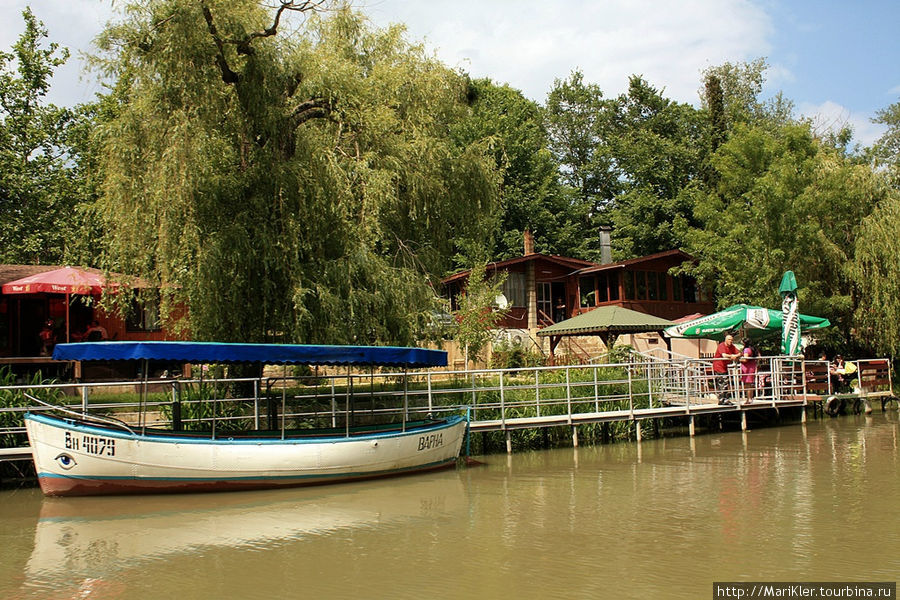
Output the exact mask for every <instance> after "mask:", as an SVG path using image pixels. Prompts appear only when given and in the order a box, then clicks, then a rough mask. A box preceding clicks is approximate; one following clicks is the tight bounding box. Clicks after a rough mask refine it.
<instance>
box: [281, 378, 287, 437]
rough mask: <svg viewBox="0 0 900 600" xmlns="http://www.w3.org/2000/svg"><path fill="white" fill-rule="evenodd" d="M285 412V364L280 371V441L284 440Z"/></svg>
mask: <svg viewBox="0 0 900 600" xmlns="http://www.w3.org/2000/svg"><path fill="white" fill-rule="evenodd" d="M286 410H287V363H284V364H283V365H282V369H281V439H284V430H285V424H284V422H285V419H286V417H287V415H286Z"/></svg>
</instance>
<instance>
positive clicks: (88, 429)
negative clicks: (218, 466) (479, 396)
mask: <svg viewBox="0 0 900 600" xmlns="http://www.w3.org/2000/svg"><path fill="white" fill-rule="evenodd" d="M24 417H25V419H26V420H31V421H34V422H36V423H41V424H43V425H47V426H50V427H57V428H60V429H68V430H71V431H78V432H80V433H87V434H93V435H102V436H104V437H110V438H114V439H120V440H133V441H140V442H148V443H162V444H202V445H221V446H224V445H247V446H262V445H266V446H269V445H271V446H286V445H298V444H322V443H346V442H360V441H366V440H381V439H385V438H398V437H404V436H414V435H422V434H423V433H433V432H436V431H441V430H444V429H449V428H451V427H454V426H456V425H457V424H459V423H460V422H464V421H465V417H462V416H459V415H453V416H449V417H447V418H445V419H440V420H435V421H433V422H431V423H428V422H425V423H424V424H419V423H423V422H421V421H416V422H415V423H417V424H416V425H413V426H412V427H411V426H410V424H409V423H407V428H406V430H405V431H403V430H400V429H392V430H389V431H383V432H374V433H359V434H356V435H350V436H347V435H346V434H341V435H318V436H317V435H315V434H311V433H307V434H303V437H285V438H281V437H268V436H267V437H243V436H240V437H233V436H229V435H227V433H226V435H223V436H222V437H215V438H213V437H197V434H196V433H194V432H177V431H171V432H166V433H165V434H159V433H156V432H153V433H149V434H147V433H139V432H135V433H129V432H126V431H121V430H118V429H115V428H113V427H112V426H106V425H99V424H91V423H88V422H85V421H79V420H76V419H74V418H63V417H56V416H52V415H45V414H42V413H32V412H27V413H25V415H24ZM156 431H159V430H156ZM308 431H313V430H308ZM242 433H244V432H242ZM276 433H277V432H276ZM182 434H183V435H182Z"/></svg>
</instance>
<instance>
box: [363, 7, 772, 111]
mask: <svg viewBox="0 0 900 600" xmlns="http://www.w3.org/2000/svg"><path fill="white" fill-rule="evenodd" d="M358 5H359V6H360V7H361V8H363V9H364V10H365V11H366V12H367V13H368V14H369V15H370V16H371V17H372V19H373V20H374V21H375V22H377V23H378V24H381V25H384V24H386V23H388V22H391V21H403V22H405V23H406V24H407V26H408V28H409V33H410V37H412V38H413V39H421V38H423V37H424V38H426V40H427V43H428V45H429V46H430V47H432V48H434V49H436V51H437V54H438V56H439V57H441V58H442V59H443V60H444V61H445V62H447V63H448V64H450V65H455V66H460V67H462V68H464V69H465V70H467V71H469V72H470V73H471V74H472V75H473V76H477V77H482V76H488V77H491V78H492V79H494V80H495V81H498V82H500V83H509V84H510V85H512V86H513V87H516V88H519V89H521V90H522V91H523V92H524V93H525V94H526V95H527V96H529V97H531V98H533V99H535V100H538V101H542V100H543V99H544V98H545V96H546V94H547V92H549V91H550V88H551V87H552V85H553V80H554V78H563V77H566V76H567V75H568V74H569V73H570V72H571V71H572V70H573V69H575V68H580V69H581V70H582V71H583V72H584V75H585V79H586V80H588V81H590V82H593V83H597V84H598V85H600V87H601V89H603V90H604V93H605V94H606V95H608V96H610V95H615V94H618V93H620V92H622V91H624V90H625V89H626V87H627V85H628V77H629V76H630V75H632V74H638V75H643V76H644V78H645V79H647V80H648V81H649V82H650V83H651V84H652V85H654V86H656V87H659V88H665V89H666V94H667V95H668V96H669V97H671V98H674V99H676V100H680V101H683V102H692V103H696V102H697V90H698V89H699V88H700V73H701V71H702V70H703V69H705V68H707V67H710V66H715V65H718V64H721V63H723V62H725V61H741V60H748V59H752V58H756V57H758V56H763V55H766V54H767V53H768V52H769V50H770V46H769V43H768V38H769V36H770V35H771V32H772V24H771V23H770V21H769V18H768V16H767V15H766V13H765V12H764V11H763V10H762V8H760V7H759V6H758V5H757V4H754V3H752V2H749V1H746V0H686V1H682V2H656V1H651V0H638V1H629V0H607V1H604V2H596V1H591V0H573V1H571V2H565V3H554V2H546V1H545V0H544V1H532V0H527V1H526V0H489V1H487V2H485V1H483V0H481V1H478V0H454V1H452V2H451V1H448V0H431V1H429V2H421V1H411V0H368V1H364V2H362V3H358ZM476 49H477V50H476Z"/></svg>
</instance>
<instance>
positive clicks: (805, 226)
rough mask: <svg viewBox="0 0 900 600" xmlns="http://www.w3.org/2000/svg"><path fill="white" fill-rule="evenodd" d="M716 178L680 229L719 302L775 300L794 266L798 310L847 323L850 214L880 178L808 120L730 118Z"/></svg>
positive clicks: (855, 221) (866, 201)
mask: <svg viewBox="0 0 900 600" xmlns="http://www.w3.org/2000/svg"><path fill="white" fill-rule="evenodd" d="M712 164H713V166H714V168H715V170H716V174H717V181H718V183H717V186H716V188H715V189H714V190H712V191H711V192H710V193H708V194H705V195H703V194H701V195H698V196H697V198H696V205H695V210H696V214H697V218H698V219H699V221H700V222H701V223H702V224H703V226H702V227H701V228H697V229H694V230H692V231H691V232H690V234H689V242H690V243H689V245H688V248H689V250H690V251H691V252H692V253H693V254H694V255H695V256H696V257H698V259H699V262H698V264H697V265H696V267H695V268H694V269H693V272H694V274H696V275H698V276H699V277H700V278H701V279H702V280H704V281H706V282H708V283H712V284H714V286H715V292H716V297H717V300H718V303H719V305H720V306H727V305H729V304H734V303H737V302H747V303H751V304H762V305H766V306H774V305H777V303H778V292H777V288H778V282H779V280H780V278H781V275H782V274H783V273H784V271H786V270H793V271H794V272H795V274H796V275H797V280H798V282H799V283H800V286H801V296H800V301H801V307H802V310H803V312H809V313H810V314H816V315H824V316H827V317H828V318H829V319H831V320H832V322H833V323H834V324H835V325H836V328H835V329H833V330H832V331H834V332H836V333H840V334H842V335H844V336H846V335H848V334H849V331H850V329H851V328H852V314H853V303H852V295H851V292H852V285H851V281H850V280H849V278H848V277H847V273H846V268H847V266H848V264H849V262H850V261H851V260H852V258H853V250H854V247H855V245H856V240H857V236H858V234H859V223H860V221H861V220H862V219H863V218H864V217H865V216H866V215H868V214H869V213H870V212H871V210H872V208H873V207H874V205H875V203H876V202H877V201H878V199H879V198H881V197H883V195H884V186H883V185H882V184H881V182H880V178H879V177H877V176H876V175H875V174H873V173H872V172H871V170H869V169H868V168H866V167H865V166H862V165H857V164H853V163H852V162H851V161H849V160H847V159H846V158H845V157H844V156H843V155H841V154H840V153H839V152H837V151H835V150H834V149H833V148H830V147H828V146H827V145H824V144H822V143H821V142H820V141H819V140H818V139H817V138H816V137H815V136H814V135H813V134H812V131H811V129H810V127H809V125H808V124H800V123H795V124H791V125H787V126H784V127H782V128H780V129H778V130H776V131H772V130H770V129H769V128H767V127H761V126H752V125H747V124H739V125H737V126H736V127H735V128H734V131H733V132H732V134H731V137H730V138H729V140H728V141H727V142H725V143H724V144H723V145H722V146H721V147H720V148H719V149H718V151H717V152H716V153H715V155H714V156H713V158H712Z"/></svg>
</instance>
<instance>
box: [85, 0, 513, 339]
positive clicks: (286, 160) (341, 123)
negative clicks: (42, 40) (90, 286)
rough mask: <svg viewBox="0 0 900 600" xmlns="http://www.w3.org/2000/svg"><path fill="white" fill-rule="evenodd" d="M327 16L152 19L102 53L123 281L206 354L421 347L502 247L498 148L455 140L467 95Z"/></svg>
mask: <svg viewBox="0 0 900 600" xmlns="http://www.w3.org/2000/svg"><path fill="white" fill-rule="evenodd" d="M321 4H322V2H290V1H284V0H283V1H282V2H281V3H280V4H279V5H277V8H275V9H269V8H265V7H263V6H261V5H260V4H259V3H258V2H255V1H251V0H199V1H198V0H156V1H153V2H149V3H144V2H142V3H134V4H131V5H129V6H127V7H126V8H125V12H124V18H123V20H122V21H121V22H120V23H118V24H114V25H111V26H109V27H108V28H107V29H106V31H105V32H104V33H103V34H102V35H101V36H100V38H99V39H98V46H99V47H100V49H101V51H102V54H101V56H100V57H99V58H98V61H97V64H98V65H99V66H100V67H101V68H102V69H104V70H105V73H106V75H107V76H109V77H111V78H112V79H113V80H115V81H116V84H115V86H114V88H113V90H112V91H111V94H110V96H111V97H112V98H114V101H113V102H111V103H110V104H111V105H112V106H113V108H111V109H110V110H109V111H108V115H107V118H106V120H105V122H103V123H102V124H101V125H100V126H99V127H98V128H97V144H98V148H99V150H98V151H99V154H100V156H102V171H103V178H104V179H103V180H104V185H103V197H102V199H101V200H100V201H99V205H98V214H100V215H102V218H103V225H104V228H105V232H106V242H107V246H106V248H105V261H106V266H107V267H108V268H109V269H110V270H112V271H117V272H124V273H129V274H134V275H139V276H142V277H144V278H145V279H146V280H147V281H149V282H150V283H151V284H152V285H153V286H154V287H156V288H158V289H159V290H161V293H162V296H163V297H162V300H161V307H162V313H163V316H164V318H166V317H168V318H172V317H174V315H175V314H177V311H174V310H173V307H175V306H178V305H180V304H185V305H186V306H187V307H188V312H187V317H186V318H185V321H184V324H185V325H186V326H187V328H188V330H189V332H190V334H191V336H193V337H194V338H195V339H212V340H220V341H267V340H273V339H278V340H284V341H294V342H304V343H386V342H387V343H410V342H412V341H414V340H415V339H417V338H418V337H420V336H421V334H422V332H423V330H425V329H426V325H427V322H428V318H429V315H430V314H431V309H432V307H433V303H434V292H433V290H432V288H431V287H430V285H429V282H430V281H431V280H433V278H434V275H437V274H440V273H442V272H444V271H445V270H446V269H447V268H448V266H449V264H448V260H449V259H448V257H451V256H453V255H454V253H458V252H459V251H460V249H461V248H467V247H468V248H471V247H477V246H478V245H480V243H481V242H480V241H481V240H482V238H486V237H487V236H488V235H490V233H491V232H490V231H488V224H489V223H491V222H493V221H492V217H491V215H492V211H493V210H494V206H495V204H496V200H497V194H498V174H497V173H496V169H495V167H494V166H493V164H494V163H493V161H492V160H491V159H490V156H489V153H488V148H487V147H486V145H485V144H484V143H481V142H479V141H476V142H472V143H468V144H466V145H462V144H458V143H454V141H453V139H452V138H451V136H450V131H451V125H452V124H453V123H454V122H456V121H458V120H459V119H462V118H464V117H465V115H466V114H467V111H468V110H469V108H468V104H467V90H468V86H467V80H466V78H465V77H463V76H461V75H460V74H459V73H456V72H454V71H451V70H449V69H448V68H446V67H445V66H443V65H442V64H440V63H439V62H437V61H436V60H435V59H434V58H433V57H431V56H429V55H428V54H427V53H426V52H425V50H424V49H423V48H422V47H421V46H418V45H413V44H411V43H409V42H408V41H406V39H405V38H404V32H403V29H402V28H401V27H391V28H387V29H381V30H378V29H374V28H372V27H371V26H370V25H369V24H368V23H367V22H366V21H365V20H364V19H363V18H362V17H361V16H360V15H358V14H356V13H353V12H352V11H350V10H347V9H345V8H338V9H336V10H333V11H329V12H319V11H318V10H316V9H319V8H321V6H320V5H321ZM298 14H299V16H300V17H302V19H299V20H298V19H296V18H295V19H294V20H293V21H290V17H291V16H292V15H293V16H294V17H296V16H298ZM291 27H293V28H294V30H293V31H289V29H290V28H291Z"/></svg>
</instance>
